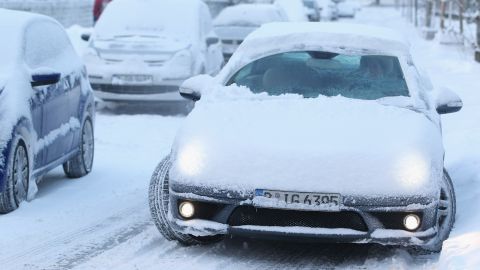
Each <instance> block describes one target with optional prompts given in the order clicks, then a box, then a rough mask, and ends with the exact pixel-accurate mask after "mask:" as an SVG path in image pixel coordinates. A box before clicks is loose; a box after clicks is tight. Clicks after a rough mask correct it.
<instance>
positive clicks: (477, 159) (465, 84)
mask: <svg viewBox="0 0 480 270" xmlns="http://www.w3.org/2000/svg"><path fill="white" fill-rule="evenodd" d="M355 21H358V22H362V23H368V24H376V25H383V26H389V27H392V28H395V29H397V30H399V31H403V32H405V33H409V32H410V33H415V31H416V30H414V29H413V28H412V27H411V26H409V25H408V24H406V23H405V22H404V20H403V19H402V18H400V15H399V13H397V12H396V11H394V10H391V9H374V8H368V9H367V8H366V9H364V10H363V11H362V12H361V13H360V14H359V15H358V16H357V18H356V19H355ZM410 38H411V42H412V44H413V48H414V53H415V54H416V56H417V58H418V60H419V61H420V62H421V64H422V65H424V66H425V67H426V68H427V69H428V71H429V73H430V75H431V76H432V78H433V80H434V84H435V85H437V86H447V87H451V88H452V89H454V90H455V91H458V93H459V94H460V95H461V96H462V97H463V99H464V101H465V108H464V110H462V112H460V113H458V114H454V115H449V116H446V117H445V121H444V135H445V146H446V150H447V168H448V169H449V170H450V172H451V175H452V178H453V180H454V182H455V187H456V189H457V197H458V198H457V200H458V214H457V224H456V227H455V229H454V231H453V232H452V237H451V239H450V240H449V241H447V242H446V248H445V250H444V252H443V253H442V254H441V255H440V256H430V257H426V258H412V257H411V256H410V255H408V254H407V253H406V252H405V251H403V250H401V249H395V248H385V247H382V246H377V245H330V244H329V245H318V244H317V245H315V244H295V243H279V242H267V241H247V240H244V239H230V240H226V241H224V242H222V243H219V244H217V245H214V246H206V247H204V246H201V247H189V248H184V247H181V246H179V245H177V244H176V243H172V242H167V241H165V240H164V239H163V238H162V237H161V236H160V234H159V233H158V232H157V230H156V229H155V227H154V225H153V224H152V222H151V220H150V216H149V212H148V203H147V189H148V183H149V180H150V175H151V173H152V171H153V169H154V168H155V166H156V164H157V162H159V161H160V160H161V158H162V157H163V156H165V155H166V154H167V153H168V151H169V148H170V144H171V142H172V139H173V137H174V135H175V132H176V130H177V129H178V127H179V126H180V125H181V123H182V117H165V116H160V115H155V116H152V115H148V116H147V115H112V114H109V113H105V112H100V113H99V114H98V117H97V122H96V135H97V139H96V146H97V149H96V160H95V167H94V171H93V172H92V174H90V175H89V176H87V177H85V178H83V179H79V180H68V179H66V178H65V177H64V176H63V172H62V171H61V170H55V171H54V172H52V173H50V174H49V175H48V176H47V177H46V179H45V181H44V182H42V183H41V184H40V185H39V193H38V195H37V198H36V199H35V200H34V201H32V202H30V203H25V204H23V205H22V207H21V208H20V209H19V210H18V211H16V212H14V213H12V214H9V215H5V216H0V228H1V235H0V239H1V240H0V269H6V270H10V269H174V268H175V269H232V268H234V269H280V268H281V269H318V268H327V269H329V268H335V267H338V268H349V269H350V268H361V269H366V268H380V269H385V268H390V269H411V268H416V267H418V268H427V269H430V268H442V267H445V268H451V269H460V268H462V269H466V268H467V269H468V268H470V269H475V266H476V265H478V264H480V261H479V259H478V258H477V257H478V256H475V254H478V253H480V229H478V224H480V214H478V211H476V212H477V213H475V211H472V210H473V209H476V207H478V205H480V199H479V198H480V154H479V153H480V135H479V134H480V125H478V123H480V113H479V112H480V80H478V74H480V65H478V64H475V63H474V62H472V60H470V59H471V58H472V57H471V55H470V54H469V52H468V51H462V50H461V49H460V48H456V47H444V46H440V45H437V44H436V43H434V42H425V41H423V40H421V39H420V38H419V37H418V36H417V35H416V34H413V35H412V34H410ZM470 211H472V212H470ZM469 253H470V255H469ZM439 260H440V261H439ZM457 267H458V268H457Z"/></svg>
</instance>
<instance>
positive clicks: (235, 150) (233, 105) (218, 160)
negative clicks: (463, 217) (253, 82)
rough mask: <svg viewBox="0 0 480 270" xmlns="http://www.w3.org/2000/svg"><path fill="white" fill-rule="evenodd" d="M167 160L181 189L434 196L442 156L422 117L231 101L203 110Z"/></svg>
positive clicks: (354, 106) (353, 104)
mask: <svg viewBox="0 0 480 270" xmlns="http://www.w3.org/2000/svg"><path fill="white" fill-rule="evenodd" d="M171 158H172V168H171V171H170V179H171V181H173V182H174V183H175V184H181V185H193V186H200V187H205V188H213V189H222V190H235V191H239V192H252V191H253V190H255V189H271V190H281V191H298V192H328V193H340V194H343V195H363V196H410V195H412V196H413V195H423V196H428V195H432V196H433V195H435V194H438V190H439V188H438V181H439V179H441V176H442V169H443V146H442V140H441V132H440V130H439V128H438V127H437V126H436V125H435V124H434V123H433V122H432V121H430V120H429V119H428V118H427V117H426V116H425V115H423V114H421V113H418V112H414V111H412V110H408V109H404V108H398V107H393V106H385V105H381V104H379V103H378V102H377V101H360V100H351V99H347V98H342V97H334V98H326V97H321V98H317V99H302V98H288V97H285V98H272V99H258V100H255V99H236V100H225V101H215V102H209V101H200V102H199V103H198V104H197V106H196V108H195V109H194V110H193V112H192V113H191V114H190V115H189V116H188V117H187V119H186V121H185V123H184V126H183V127H182V128H181V130H180V131H179V134H178V136H177V138H176V141H175V143H174V147H173V151H172V156H171ZM192 191H194V190H192Z"/></svg>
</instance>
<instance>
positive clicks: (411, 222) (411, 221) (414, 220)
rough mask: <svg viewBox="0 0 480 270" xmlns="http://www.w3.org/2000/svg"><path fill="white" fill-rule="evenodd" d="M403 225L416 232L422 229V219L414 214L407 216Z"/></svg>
mask: <svg viewBox="0 0 480 270" xmlns="http://www.w3.org/2000/svg"><path fill="white" fill-rule="evenodd" d="M403 225H404V226H405V228H406V229H407V230H409V231H415V230H416V229H418V228H419V227H420V217H419V216H417V215H414V214H410V215H407V216H406V217H405V218H404V219H403Z"/></svg>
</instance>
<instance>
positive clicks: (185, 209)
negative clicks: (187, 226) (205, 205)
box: [178, 202, 195, 219]
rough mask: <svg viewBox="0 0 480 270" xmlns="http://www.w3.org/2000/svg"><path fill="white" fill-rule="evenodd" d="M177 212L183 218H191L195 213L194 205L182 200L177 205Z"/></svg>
mask: <svg viewBox="0 0 480 270" xmlns="http://www.w3.org/2000/svg"><path fill="white" fill-rule="evenodd" d="M178 213H179V214H180V216H182V217H183V218H185V219H188V218H191V217H193V215H195V206H194V205H193V203H191V202H182V203H181V204H180V205H179V206H178Z"/></svg>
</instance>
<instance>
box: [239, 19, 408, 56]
mask: <svg viewBox="0 0 480 270" xmlns="http://www.w3.org/2000/svg"><path fill="white" fill-rule="evenodd" d="M292 35H303V36H305V37H309V38H310V37H326V36H334V37H335V40H334V41H335V42H336V43H338V45H341V46H345V47H350V46H358V47H362V46H365V47H369V48H367V49H374V47H376V48H377V49H379V50H386V49H387V48H388V47H389V46H385V45H382V44H378V42H383V43H389V45H396V46H394V47H395V48H402V47H403V49H405V50H407V51H408V48H409V47H410V45H409V43H408V41H407V40H406V39H405V38H404V37H403V36H401V35H400V34H398V33H396V32H395V31H393V30H392V29H389V28H383V27H377V26H369V25H362V24H352V23H310V22H295V23H292V22H289V23H285V22H279V23H270V24H266V25H264V26H262V27H260V28H259V29H258V30H257V31H255V32H253V33H252V34H251V35H250V36H249V37H248V38H247V40H249V41H250V40H254V39H266V38H277V37H284V38H289V37H291V36H292ZM359 37H360V38H363V39H364V40H365V41H371V42H366V43H359V42H353V41H354V40H355V38H359ZM307 40H308V39H307ZM373 44H378V46H372V45H373Z"/></svg>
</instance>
